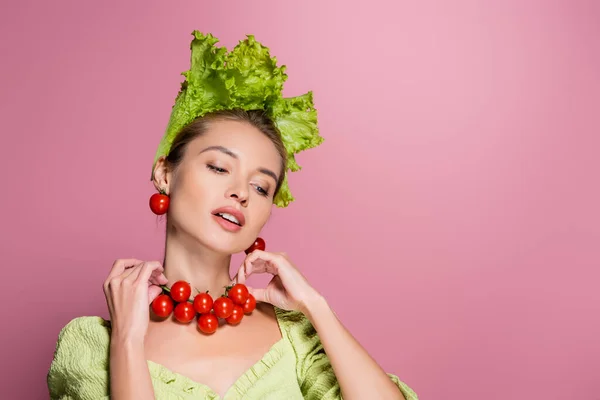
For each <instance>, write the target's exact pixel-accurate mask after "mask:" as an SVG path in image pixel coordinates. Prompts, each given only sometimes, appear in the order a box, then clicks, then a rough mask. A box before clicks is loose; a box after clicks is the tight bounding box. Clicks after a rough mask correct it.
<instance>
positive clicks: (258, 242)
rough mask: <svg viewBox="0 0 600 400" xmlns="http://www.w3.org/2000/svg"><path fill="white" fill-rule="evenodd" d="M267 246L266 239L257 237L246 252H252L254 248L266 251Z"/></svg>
mask: <svg viewBox="0 0 600 400" xmlns="http://www.w3.org/2000/svg"><path fill="white" fill-rule="evenodd" d="M265 248H266V245H265V241H264V240H263V238H256V240H255V241H254V243H252V246H250V247H248V248H247V249H246V254H250V253H252V252H253V251H254V250H263V251H264V250H265Z"/></svg>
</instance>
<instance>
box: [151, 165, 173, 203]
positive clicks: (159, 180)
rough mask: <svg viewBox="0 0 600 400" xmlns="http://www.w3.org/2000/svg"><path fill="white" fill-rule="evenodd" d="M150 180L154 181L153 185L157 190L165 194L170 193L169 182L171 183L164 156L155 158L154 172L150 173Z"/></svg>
mask: <svg viewBox="0 0 600 400" xmlns="http://www.w3.org/2000/svg"><path fill="white" fill-rule="evenodd" d="M152 176H153V179H152V182H153V183H154V187H155V188H156V190H157V191H159V192H161V191H162V192H164V193H165V194H169V193H170V187H169V186H170V183H171V171H170V170H169V168H168V166H167V161H166V159H165V156H162V157H160V158H159V159H158V160H156V165H155V166H154V174H153V175H152Z"/></svg>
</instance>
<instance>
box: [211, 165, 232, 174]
mask: <svg viewBox="0 0 600 400" xmlns="http://www.w3.org/2000/svg"><path fill="white" fill-rule="evenodd" d="M206 168H208V169H209V170H211V171H213V172H214V173H217V174H225V173H227V172H228V171H227V170H226V169H223V168H219V167H215V166H214V165H211V164H206Z"/></svg>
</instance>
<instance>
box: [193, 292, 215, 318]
mask: <svg viewBox="0 0 600 400" xmlns="http://www.w3.org/2000/svg"><path fill="white" fill-rule="evenodd" d="M213 303H214V302H213V298H212V296H211V295H210V294H208V293H200V294H197V295H196V297H194V310H196V312H197V313H198V314H208V313H209V312H210V310H211V309H212V306H213Z"/></svg>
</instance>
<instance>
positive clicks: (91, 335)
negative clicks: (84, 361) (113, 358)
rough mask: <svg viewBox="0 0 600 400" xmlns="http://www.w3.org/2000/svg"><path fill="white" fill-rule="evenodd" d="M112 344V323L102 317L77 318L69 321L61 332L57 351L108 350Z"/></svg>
mask: <svg viewBox="0 0 600 400" xmlns="http://www.w3.org/2000/svg"><path fill="white" fill-rule="evenodd" d="M109 344H110V322H109V321H107V320H105V319H103V318H101V317H95V316H92V317H77V318H74V319H72V320H71V321H69V322H68V323H67V324H66V325H65V326H64V327H63V328H62V329H61V330H60V332H59V334H58V340H57V344H56V345H57V350H60V349H61V348H63V349H64V348H77V349H78V350H80V351H81V350H86V349H94V350H100V349H102V348H104V347H106V349H108V346H109Z"/></svg>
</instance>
